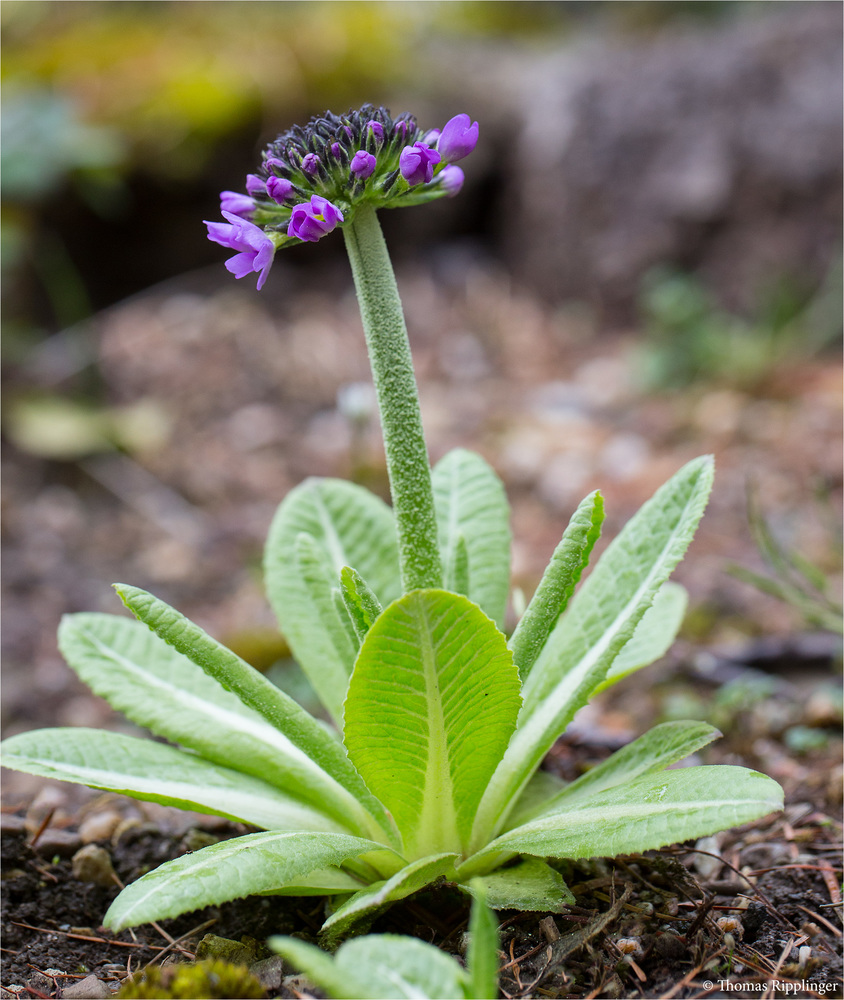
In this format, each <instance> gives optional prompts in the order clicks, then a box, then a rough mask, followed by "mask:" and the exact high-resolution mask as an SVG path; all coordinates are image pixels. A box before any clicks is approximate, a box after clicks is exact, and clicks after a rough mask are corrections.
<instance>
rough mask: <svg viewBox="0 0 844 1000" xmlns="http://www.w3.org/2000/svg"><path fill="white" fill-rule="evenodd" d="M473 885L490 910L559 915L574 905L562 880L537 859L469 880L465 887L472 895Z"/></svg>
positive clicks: (560, 876) (561, 877) (523, 861)
mask: <svg viewBox="0 0 844 1000" xmlns="http://www.w3.org/2000/svg"><path fill="white" fill-rule="evenodd" d="M477 885H481V886H482V887H483V891H484V898H485V899H486V902H487V903H488V904H489V905H490V906H491V907H492V908H493V909H494V910H533V911H540V912H549V913H561V912H562V910H563V908H564V907H566V906H571V905H572V904H573V903H574V902H575V899H574V896H573V895H572V894H571V892H570V891H569V888H568V886H567V885H566V883H565V882H564V881H563V876H562V875H561V874H560V873H559V872H557V871H554V869H553V868H552V867H551V866H550V865H547V864H546V863H545V862H544V861H541V860H540V859H539V858H522V859H520V860H519V861H517V862H516V863H515V864H514V865H511V866H510V867H508V868H497V869H496V870H495V871H493V872H490V874H489V875H482V876H478V877H475V878H473V879H472V880H471V882H470V883H469V886H468V888H469V891H470V892H471V893H472V894H473V895H476V891H475V890H476V886H477Z"/></svg>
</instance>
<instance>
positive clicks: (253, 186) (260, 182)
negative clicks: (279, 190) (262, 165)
mask: <svg viewBox="0 0 844 1000" xmlns="http://www.w3.org/2000/svg"><path fill="white" fill-rule="evenodd" d="M246 190H247V191H248V192H249V194H251V195H252V197H253V198H255V197H256V196H257V197H259V198H262V197H263V196H264V195H265V194H266V193H267V185H266V183H265V182H264V179H263V177H259V176H258V175H257V174H247V175H246Z"/></svg>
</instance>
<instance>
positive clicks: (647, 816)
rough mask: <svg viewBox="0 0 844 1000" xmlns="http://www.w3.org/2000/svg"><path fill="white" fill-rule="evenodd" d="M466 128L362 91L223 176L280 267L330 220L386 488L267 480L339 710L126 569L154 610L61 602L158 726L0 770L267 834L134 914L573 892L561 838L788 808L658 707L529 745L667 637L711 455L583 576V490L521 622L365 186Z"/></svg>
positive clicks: (111, 684)
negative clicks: (428, 391) (558, 747)
mask: <svg viewBox="0 0 844 1000" xmlns="http://www.w3.org/2000/svg"><path fill="white" fill-rule="evenodd" d="M477 139H478V125H477V123H476V122H475V123H472V122H471V119H470V118H469V116H468V115H457V116H456V117H455V118H452V119H451V120H450V121H449V122H448V123H447V124H446V125H445V126H444V127H443V129H442V130H441V131H440V130H432V131H429V132H423V131H421V130H420V129H419V127H418V126H417V124H416V122H415V120H414V119H413V118H412V117H411V116H409V115H402V116H400V117H399V118H397V119H395V120H394V119H393V118H391V117H390V115H389V114H388V112H386V111H385V110H384V109H383V108H374V107H372V106H370V105H367V106H365V107H363V108H361V109H360V111H355V112H349V114H348V115H343V116H338V115H334V114H330V113H326V115H325V116H324V117H322V118H315V119H312V120H311V121H310V122H309V123H308V124H307V125H306V126H305V127H304V128H301V127H298V126H297V127H295V128H293V129H291V130H290V131H288V132H286V133H285V134H284V135H282V136H280V137H279V138H278V139H277V140H276V141H275V142H274V143H272V144H271V145H270V146H269V148H268V149H267V150H266V152H265V153H264V159H263V163H262V165H261V167H260V169H259V172H258V174H250V175H249V177H248V178H247V184H246V188H247V192H248V194H246V195H243V194H237V193H235V192H230V191H227V192H224V193H223V195H222V214H223V216H224V218H225V219H226V220H227V221H226V222H225V223H221V222H209V223H207V226H208V235H209V238H210V239H211V240H214V241H215V242H217V243H220V244H222V245H223V246H225V247H229V248H231V249H233V250H235V251H236V253H235V255H234V256H233V257H232V258H231V259H229V260H228V261H227V262H226V267H227V268H228V269H229V270H230V271H231V272H233V273H234V275H235V276H236V277H238V278H240V277H244V276H245V275H247V274H252V273H257V274H258V287H259V288H260V287H261V285H262V284H263V283H264V281H265V280H266V277H267V273H268V271H269V269H270V266H271V264H272V260H273V256H274V254H275V252H276V250H278V249H279V248H280V247H284V246H287V245H290V244H298V243H300V242H301V241H309V242H314V241H316V240H318V239H321V238H322V236H324V235H325V234H326V233H329V232H331V231H332V230H333V229H335V228H336V227H338V226H339V227H340V228H342V231H343V236H344V238H345V241H346V248H347V250H348V254H349V259H350V261H351V266H352V272H353V274H354V279H355V285H356V288H357V294H358V300H359V303H360V309H361V314H362V318H363V327H364V331H365V334H366V341H367V346H368V349H369V355H370V361H371V365H372V371H373V377H374V382H375V388H376V393H377V397H378V404H379V409H380V415H381V423H382V427H383V434H384V445H385V452H386V458H387V467H388V471H389V475H390V483H391V491H392V509H391V508H390V507H388V506H387V505H386V504H385V503H383V502H382V501H381V500H380V499H378V498H377V497H375V496H374V495H372V494H371V493H369V492H367V491H366V490H365V489H363V488H361V487H360V486H357V485H355V484H353V483H349V482H345V481H341V480H337V479H311V480H307V481H306V482H304V483H303V484H301V485H300V486H298V487H297V488H296V489H294V490H293V491H292V492H291V493H290V494H289V495H288V496H287V497H286V499H285V500H284V502H283V503H282V504H281V506H280V508H279V510H278V513H277V515H276V517H275V519H274V521H273V523H272V526H271V528H270V533H269V538H268V541H267V546H266V556H265V570H266V584H267V591H268V594H269V598H270V601H271V603H272V605H273V607H274V609H275V611H276V614H277V616H278V619H279V622H280V625H281V629H282V631H283V633H284V635H285V637H286V638H287V640H288V642H289V644H290V647H291V649H292V651H293V653H294V655H295V657H296V659H297V661H298V662H299V664H300V665H301V666H302V668H303V670H304V671H305V673H306V674H307V676H308V678H309V680H310V682H311V684H312V685H313V688H314V690H315V691H316V693H317V695H318V696H319V698H320V699H321V701H322V703H323V705H324V706H325V708H326V710H327V712H328V714H329V715H330V716H331V718H332V719H333V721H334V722H335V724H336V726H337V729H338V730H339V731H340V733H341V734H342V741H341V740H340V739H338V737H337V733H335V732H334V731H333V729H331V728H330V727H327V726H326V725H325V724H324V723H323V722H321V721H317V720H316V719H314V718H313V717H311V716H310V715H309V714H308V713H307V712H305V711H304V709H302V708H301V707H300V706H299V705H298V704H297V703H296V702H295V701H293V700H292V699H291V698H290V697H288V696H287V695H286V694H284V693H283V692H282V691H280V690H279V689H278V688H276V687H275V686H274V685H273V684H272V683H270V681H268V680H267V679H266V678H264V677H263V676H262V675H261V674H260V673H258V672H257V671H256V670H254V669H253V668H252V667H250V666H249V665H248V664H247V663H245V662H244V661H243V660H242V659H240V658H239V657H238V656H237V655H236V654H235V653H233V652H231V651H230V650H228V649H226V648H225V647H223V646H221V645H220V644H219V643H218V642H216V641H215V640H214V639H213V638H212V637H211V636H209V635H207V634H206V633H205V632H203V631H202V629H200V628H199V627H198V626H197V625H194V624H193V623H192V622H190V621H188V620H187V619H186V618H184V617H183V616H182V615H181V614H179V612H178V611H176V610H174V609H173V608H171V607H169V606H168V605H167V604H165V603H164V602H163V601H161V600H158V599H157V598H156V597H153V596H152V595H151V594H148V593H146V592H144V591H142V590H139V589H137V588H135V587H130V586H124V585H122V584H119V585H117V586H116V589H117V592H118V594H119V595H120V597H121V598H122V600H123V602H124V604H125V605H126V607H127V608H128V609H129V610H130V611H131V612H132V614H133V615H134V616H135V618H137V619H138V621H133V620H131V619H129V618H125V617H117V616H112V615H104V614H75V615H70V616H67V617H66V618H65V619H64V620H63V621H62V623H61V627H60V629H59V644H60V647H61V650H62V652H63V654H64V655H65V657H66V658H67V661H68V663H69V664H70V665H71V666H72V667H73V669H74V670H75V671H76V672H77V673H78V674H79V676H80V677H81V678H82V680H83V681H85V682H86V683H87V684H88V685H89V686H90V687H91V688H92V689H93V691H94V692H96V694H98V695H100V696H102V697H103V698H105V699H106V700H107V701H108V702H109V703H110V704H111V705H112V706H113V707H114V708H116V709H118V710H120V711H122V712H123V713H124V714H125V715H126V716H128V718H129V719H131V720H132V721H133V722H134V723H136V724H137V725H139V726H144V727H146V728H148V729H149V730H151V731H152V732H153V733H154V734H156V735H157V736H160V737H163V738H164V739H166V740H168V741H169V743H161V742H152V741H149V740H143V739H136V738H132V737H129V736H123V735H119V734H116V733H109V732H101V731H98V730H91V729H84V728H65V729H53V730H41V731H36V732H31V733H24V734H22V735H19V736H14V737H12V738H10V739H8V740H6V741H5V743H4V745H3V749H4V763H5V764H6V765H7V766H8V767H13V768H17V769H19V770H22V771H28V772H30V773H33V774H38V775H44V776H46V777H48V778H59V779H62V780H65V781H74V782H81V783H83V784H86V785H90V786H92V787H94V788H100V789H107V790H109V791H115V792H121V793H125V794H127V795H132V796H135V797H136V798H139V799H146V800H150V801H153V802H160V803H164V804H167V805H175V806H180V807H182V808H186V809H193V810H198V811H202V812H207V813H216V814H218V815H221V816H227V817H229V818H231V819H234V820H240V821H243V822H245V823H248V824H251V825H253V826H255V827H259V828H260V829H261V831H262V832H257V833H250V834H247V835H246V836H242V837H237V838H235V839H233V840H227V841H225V842H221V843H218V844H214V845H213V846H210V847H206V848H203V849H202V850H199V851H196V852H195V853H193V854H189V855H186V856H184V857H180V858H177V859H175V860H173V861H169V862H167V863H166V864H163V865H161V867H159V868H156V869H155V870H154V871H152V872H150V873H149V874H147V875H144V876H143V877H142V878H140V879H138V880H137V881H136V882H134V883H132V884H131V885H129V886H127V887H126V888H125V889H124V890H123V891H122V892H121V893H120V895H119V896H118V897H117V899H116V900H115V901H114V903H113V904H112V906H111V908H110V909H109V911H108V913H107V915H106V920H105V922H106V925H107V926H109V927H111V928H113V929H115V930H116V929H119V928H123V927H128V926H133V925H136V924H141V923H145V922H147V921H152V920H159V919H161V918H164V917H173V916H176V915H177V914H180V913H184V912H185V911H188V910H194V909H197V908H199V907H203V906H207V905H210V904H219V903H222V902H224V901H226V900H230V899H233V898H236V897H241V896H247V895H249V894H252V893H259V894H273V893H275V894H285V895H320V896H322V895H324V896H330V897H332V906H331V908H330V915H329V917H328V919H327V920H326V922H325V925H324V928H325V930H326V931H327V932H330V934H331V936H340V935H342V934H343V933H345V932H346V931H347V930H348V929H349V928H351V927H352V925H353V924H355V923H356V922H358V921H361V922H365V920H366V919H367V918H371V917H372V915H373V913H374V912H375V911H376V910H378V909H380V908H383V907H384V906H385V905H386V904H389V903H390V902H392V901H394V900H398V899H402V898H403V897H405V896H407V895H409V894H410V893H413V892H415V891H417V890H419V889H421V888H422V887H424V886H426V885H429V884H430V883H432V882H434V881H437V880H446V881H448V882H451V883H454V884H456V885H458V886H460V887H461V888H463V889H464V890H465V891H467V892H468V893H470V894H473V895H477V894H481V895H483V896H484V897H485V899H486V900H487V901H488V903H489V904H490V905H491V906H492V907H493V908H497V909H500V908H505V907H515V908H520V909H526V910H550V911H559V910H560V909H561V908H562V907H563V906H565V904H567V903H571V902H573V897H572V895H571V893H570V892H569V890H568V888H567V887H566V885H565V883H564V881H563V878H562V876H561V875H560V873H559V872H558V871H557V869H556V868H555V867H553V866H552V865H550V864H548V862H547V859H566V858H569V859H575V858H589V857H603V856H613V855H616V854H628V853H632V852H640V851H645V850H649V849H653V848H658V847H660V846H663V845H666V844H670V843H674V842H677V841H683V840H687V839H689V838H697V837H701V836H705V835H707V834H711V833H714V832H715V831H717V830H721V829H724V828H727V827H730V826H733V825H736V824H740V823H746V822H748V821H750V820H754V819H757V818H758V817H760V816H764V815H765V814H767V813H769V812H771V811H773V810H776V809H780V808H781V806H782V792H781V789H780V788H779V786H778V785H777V784H776V783H775V782H774V781H772V780H771V779H770V778H768V777H765V776H764V775H762V774H759V773H757V772H755V771H750V770H747V769H745V768H741V767H733V766H719V767H706V766H701V767H685V768H680V769H674V770H672V769H669V767H670V765H672V764H674V763H676V762H677V761H679V760H681V759H682V758H684V757H686V756H688V755H689V754H691V753H693V752H694V751H696V750H698V749H700V748H701V747H703V746H704V745H705V744H707V743H709V742H710V741H711V740H712V739H714V738H715V737H716V736H718V735H719V734H718V733H717V731H716V730H715V729H713V728H712V727H711V726H709V725H706V724H705V723H702V722H672V723H667V724H664V725H659V726H657V727H656V728H655V729H652V730H651V731H650V732H648V733H646V734H645V735H644V736H641V737H639V738H638V739H637V740H634V741H633V742H632V743H631V744H630V745H629V746H626V747H624V748H623V749H622V750H620V751H618V752H617V753H615V754H614V755H613V756H611V757H610V758H609V759H608V760H606V761H604V762H603V763H602V764H600V765H598V766H597V767H595V768H593V769H592V770H591V771H589V772H587V773H586V774H585V775H583V776H582V777H580V778H578V779H577V780H576V781H574V782H572V783H571V784H567V785H566V784H564V783H563V782H561V781H559V780H557V779H555V778H554V777H552V776H551V775H550V774H548V773H546V772H543V771H540V770H539V766H540V764H541V762H542V759H543V757H544V756H545V754H546V753H547V751H548V750H549V749H550V748H551V746H552V745H553V744H554V742H555V740H556V739H557V738H558V737H559V736H560V735H561V734H562V733H563V732H564V730H565V729H566V726H567V725H568V724H569V722H570V721H571V719H572V717H573V716H574V714H575V713H576V712H577V710H578V709H579V708H580V707H581V706H582V705H584V704H585V703H586V701H587V700H588V699H589V697H590V696H591V695H592V694H594V693H595V692H597V691H599V690H601V689H603V688H605V687H606V686H607V685H609V684H613V683H615V682H616V681H618V680H620V679H621V678H622V677H624V676H625V675H627V674H630V673H632V672H633V671H634V670H637V669H638V668H639V667H642V666H644V665H646V664H648V663H650V662H652V661H653V660H654V659H656V658H657V657H659V656H661V655H662V654H663V653H664V652H665V651H666V649H667V648H668V646H669V645H670V643H671V642H672V641H673V638H674V635H675V633H676V630H677V628H678V626H679V622H680V619H681V617H682V614H683V609H684V604H685V595H684V592H683V590H682V588H681V587H679V586H678V585H676V584H673V583H671V582H667V581H668V577H669V574H670V573H671V572H672V570H673V569H674V567H675V566H676V565H677V563H678V562H679V560H680V559H681V558H682V556H683V554H684V552H685V550H686V547H687V546H688V544H689V542H690V540H691V538H692V534H693V532H694V530H695V528H696V526H697V523H698V521H699V519H700V517H701V515H702V514H703V509H704V506H705V504H706V501H707V497H708V494H709V490H710V487H711V483H712V475H713V467H712V461H711V459H710V458H709V457H704V458H698V459H696V460H694V461H691V462H689V463H688V464H687V465H686V466H685V467H683V468H682V469H680V471H679V472H677V473H676V475H675V476H674V477H673V478H672V479H671V480H669V482H668V483H666V484H665V485H664V486H663V487H662V488H661V489H659V490H658V491H657V493H656V494H655V495H654V496H653V498H652V499H651V500H649V501H648V502H647V503H646V504H645V505H644V507H642V509H641V510H640V511H639V512H638V513H637V514H636V515H635V516H634V517H633V519H632V520H631V521H630V522H629V523H628V524H627V526H626V527H625V528H624V529H623V531H622V532H621V534H620V535H619V536H618V537H617V538H616V539H615V540H614V541H613V542H612V543H611V544H610V545H609V546H608V547H607V548H606V550H605V551H604V553H603V555H602V556H601V558H600V559H599V560H598V561H597V564H596V565H595V567H594V569H592V571H591V572H590V573H589V575H588V576H587V577H586V579H585V580H584V582H583V583H582V584H581V585H580V587H579V589H578V590H577V592H576V593H575V588H576V586H577V584H578V583H579V580H580V577H581V574H582V572H583V570H584V569H585V568H586V565H587V563H588V561H589V556H590V553H591V551H592V548H593V546H594V544H595V542H596V540H597V538H598V536H599V533H600V529H601V523H602V520H603V516H604V513H603V502H602V499H601V495H600V494H599V493H597V492H595V493H592V494H590V495H589V496H588V497H586V499H585V500H583V502H582V503H581V504H580V506H579V507H578V508H577V510H576V511H575V512H574V515H573V516H572V519H571V522H570V524H569V525H568V527H567V528H566V530H565V532H564V534H563V537H562V540H561V541H560V543H559V545H558V546H557V549H556V550H555V552H554V553H553V555H552V557H551V561H550V563H549V565H548V569H547V570H546V571H545V574H544V576H543V578H542V580H541V582H540V584H539V586H538V587H537V590H536V592H535V594H534V595H533V598H532V600H531V601H530V603H529V604H528V606H527V609H526V610H525V612H524V614H523V615H522V617H521V620H520V621H519V623H518V625H517V626H516V629H515V631H514V632H513V634H512V635H511V636H510V638H509V640H508V638H507V636H506V635H505V634H504V632H503V631H502V629H503V626H504V614H505V605H506V603H507V597H508V590H509V569H510V531H509V526H508V521H509V511H508V506H507V500H506V498H505V495H504V490H503V488H502V485H501V483H500V481H499V479H498V477H497V476H496V475H495V473H494V472H493V471H492V469H491V468H490V467H489V465H487V463H486V462H485V461H484V460H483V459H481V458H480V457H479V456H477V455H475V454H472V453H471V452H468V451H463V450H457V451H452V452H450V453H449V454H447V455H445V457H444V458H442V459H441V460H440V461H439V462H438V463H437V464H436V466H435V467H434V468H433V470H431V468H430V466H429V462H428V454H427V449H426V445H425V439H424V436H423V432H422V422H421V417H420V412H419V403H418V396H417V389H416V382H415V378H414V374H413V365H412V360H411V355H410V348H409V345H408V340H407V333H406V329H405V324H404V317H403V314H402V309H401V304H400V301H399V296H398V290H397V288H396V283H395V278H394V276H393V271H392V267H391V264H390V259H389V256H388V253H387V248H386V244H385V243H384V239H383V237H382V235H381V229H380V226H379V223H378V219H377V217H376V209H378V208H382V207H384V208H393V207H399V206H403V205H415V204H420V203H422V202H425V201H428V200H431V199H433V198H437V197H440V196H442V195H447V196H452V195H454V194H456V193H457V192H458V191H459V189H460V187H461V184H462V182H463V172H462V170H461V169H460V167H458V166H456V165H455V163H454V161H455V160H459V159H462V158H463V157H464V156H466V155H467V154H468V153H470V152H471V151H472V150H473V149H474V147H475V144H476V142H477Z"/></svg>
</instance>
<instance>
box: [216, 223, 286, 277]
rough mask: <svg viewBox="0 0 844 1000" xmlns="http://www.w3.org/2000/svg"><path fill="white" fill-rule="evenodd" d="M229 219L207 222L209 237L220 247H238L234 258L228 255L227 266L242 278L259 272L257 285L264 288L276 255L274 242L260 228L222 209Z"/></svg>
mask: <svg viewBox="0 0 844 1000" xmlns="http://www.w3.org/2000/svg"><path fill="white" fill-rule="evenodd" d="M223 216H224V217H225V218H226V219H228V220H229V224H228V225H227V224H226V223H225V222H206V223H205V225H206V226H208V239H209V240H213V241H214V243H219V244H220V246H223V247H228V248H229V249H230V250H237V253H236V254H235V255H234V257H229V259H228V260H227V261H226V267H227V269H228V270H229V271H231V273H232V274H233V275H234V276H235V277H236V278H245V277H246V275H247V274H251V273H252V272H253V271H257V272H258V288H259V289H260V288H263V286H264V282H265V281H266V280H267V275H268V274H269V273H270V268H271V267H272V263H273V257H274V256H275V245H274V244H273V241H272V240H271V239H270V238H269V236H267V235H265V233H264V232H263V230H261V229H259V228H258V227H257V226H255V225H253V224H252V223H251V222H247V221H246V219H241V218H238V216H236V215H235V214H234V213H233V212H223Z"/></svg>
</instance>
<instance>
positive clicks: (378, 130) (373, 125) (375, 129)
mask: <svg viewBox="0 0 844 1000" xmlns="http://www.w3.org/2000/svg"><path fill="white" fill-rule="evenodd" d="M366 128H367V130H369V129H372V134H373V136H374V137H375V141H376V142H377V143H382V142H383V141H384V126H383V125H382V124H381V122H376V121H371V122H367V123H366Z"/></svg>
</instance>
